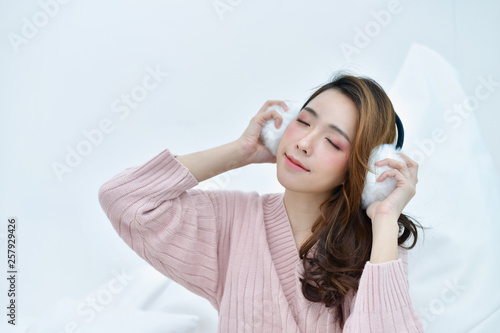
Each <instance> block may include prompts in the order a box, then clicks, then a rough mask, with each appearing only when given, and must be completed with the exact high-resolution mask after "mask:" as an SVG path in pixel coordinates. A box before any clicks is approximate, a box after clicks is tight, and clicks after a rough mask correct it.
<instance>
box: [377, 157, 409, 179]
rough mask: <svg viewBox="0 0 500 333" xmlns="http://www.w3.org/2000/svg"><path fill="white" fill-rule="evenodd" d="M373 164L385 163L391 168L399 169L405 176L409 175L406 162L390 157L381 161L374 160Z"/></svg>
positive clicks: (381, 164) (380, 164)
mask: <svg viewBox="0 0 500 333" xmlns="http://www.w3.org/2000/svg"><path fill="white" fill-rule="evenodd" d="M375 165H376V166H379V167H380V166H383V165H387V166H389V167H391V168H393V169H397V170H399V171H400V172H401V173H402V174H405V175H407V176H409V175H410V171H409V170H408V165H406V163H404V162H400V161H396V160H394V159H392V158H385V159H383V160H381V161H378V162H376V163H375Z"/></svg>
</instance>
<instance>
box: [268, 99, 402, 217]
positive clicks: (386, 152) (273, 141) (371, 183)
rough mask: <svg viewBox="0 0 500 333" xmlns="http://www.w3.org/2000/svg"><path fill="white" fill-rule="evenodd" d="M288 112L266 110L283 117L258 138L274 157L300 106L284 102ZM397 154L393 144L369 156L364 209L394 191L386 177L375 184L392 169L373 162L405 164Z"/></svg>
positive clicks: (390, 179) (270, 124) (398, 151)
mask: <svg viewBox="0 0 500 333" xmlns="http://www.w3.org/2000/svg"><path fill="white" fill-rule="evenodd" d="M285 102H286V105H287V106H288V107H289V109H288V111H286V112H285V111H284V110H283V108H282V107H281V106H278V105H273V106H270V107H269V108H267V110H266V112H267V111H269V110H272V109H274V110H276V111H278V112H279V114H280V115H281V116H282V117H283V122H282V124H281V127H280V128H276V127H275V126H274V121H275V120H274V119H269V120H268V121H266V123H265V124H264V125H263V126H262V131H261V133H260V138H261V140H262V142H263V143H264V145H265V146H266V147H267V149H269V151H270V152H271V153H272V154H273V155H274V156H276V154H277V152H278V146H279V143H280V140H281V137H282V136H283V133H284V132H285V129H286V127H287V126H288V125H289V124H290V123H291V122H292V121H293V120H294V119H295V118H296V117H297V115H298V114H299V112H300V110H301V106H302V105H301V104H300V103H298V102H297V101H289V100H286V101H285ZM397 153H402V150H396V148H395V145H394V144H383V145H379V146H377V147H375V149H373V151H372V152H371V154H370V159H369V162H368V165H369V168H370V170H369V171H368V172H367V174H366V181H365V185H364V187H363V192H362V195H361V207H362V208H363V209H366V208H367V207H368V206H369V205H370V204H371V203H373V202H376V201H383V200H384V199H385V198H386V197H387V196H388V195H389V194H391V192H392V191H394V190H395V189H396V185H397V181H396V180H395V179H394V178H391V177H387V178H386V179H384V181H381V182H377V178H378V177H379V176H380V175H381V174H382V173H383V172H384V171H386V170H390V169H392V168H391V167H389V166H387V165H383V166H375V162H378V161H381V160H383V159H385V158H391V159H394V160H397V161H400V162H405V161H404V160H403V158H402V157H401V156H399V155H398V154H397Z"/></svg>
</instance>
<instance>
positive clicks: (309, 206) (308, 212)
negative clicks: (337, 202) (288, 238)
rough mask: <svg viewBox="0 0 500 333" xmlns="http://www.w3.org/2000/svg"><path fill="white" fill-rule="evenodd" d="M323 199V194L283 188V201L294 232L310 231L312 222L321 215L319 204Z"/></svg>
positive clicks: (307, 232)
mask: <svg viewBox="0 0 500 333" xmlns="http://www.w3.org/2000/svg"><path fill="white" fill-rule="evenodd" d="M324 200H326V198H325V197H324V195H319V194H314V193H312V194H311V193H301V192H293V191H290V190H288V189H285V194H284V196H283V203H284V205H285V209H286V212H287V214H288V219H289V220H290V224H291V226H292V230H293V233H294V234H309V233H311V228H312V226H313V224H314V222H315V221H316V219H317V218H318V217H319V216H320V215H321V211H320V209H319V206H320V205H321V203H322V202H323V201H324Z"/></svg>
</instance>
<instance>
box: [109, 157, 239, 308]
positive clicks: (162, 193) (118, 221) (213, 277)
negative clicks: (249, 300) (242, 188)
mask: <svg viewBox="0 0 500 333" xmlns="http://www.w3.org/2000/svg"><path fill="white" fill-rule="evenodd" d="M197 184H198V180H197V179H196V178H195V177H194V176H193V174H191V173H190V171H189V169H188V168H187V167H185V166H184V165H183V164H181V163H180V162H179V161H178V160H177V159H176V158H175V156H174V155H172V153H171V152H170V151H169V150H168V149H165V150H164V151H162V152H161V153H160V154H158V155H157V156H155V157H154V158H153V159H151V160H150V161H148V162H146V163H145V164H143V165H140V166H136V167H131V168H128V169H125V170H124V171H122V172H121V173H119V174H117V175H116V176H114V177H113V178H111V179H110V180H108V181H107V182H105V183H104V184H103V185H102V186H101V187H100V189H99V203H100V205H101V207H102V209H103V210H104V212H105V213H106V215H107V217H108V219H109V220H110V221H111V223H112V225H113V227H114V229H115V230H116V231H117V233H118V234H119V236H120V237H121V238H122V239H123V240H124V241H125V243H126V244H127V245H128V246H129V247H130V248H131V249H132V250H134V251H135V252H136V253H137V254H138V255H139V256H140V257H141V258H143V259H144V260H146V261H147V262H148V263H149V264H150V265H152V266H153V267H154V268H155V269H156V270H158V271H159V272H160V273H162V274H164V275H165V276H167V277H168V278H170V279H172V280H174V281H176V282H177V283H179V284H181V285H182V286H184V287H186V288H187V289H188V290H190V291H192V292H194V293H195V294H197V295H200V296H202V297H204V298H206V299H208V300H209V301H210V303H211V304H212V305H213V306H214V307H215V308H216V309H217V310H219V302H220V298H221V296H222V295H221V294H222V287H221V286H223V284H224V281H223V279H224V278H225V271H226V270H227V256H228V255H227V253H228V252H229V251H228V249H227V248H226V247H227V246H228V245H227V243H228V241H227V240H226V239H227V238H226V234H227V229H228V228H229V224H230V222H231V214H232V213H231V209H226V207H228V206H230V205H231V202H230V200H231V193H232V192H234V191H217V190H214V191H204V190H199V189H192V187H194V186H196V185H197ZM225 240H226V241H225Z"/></svg>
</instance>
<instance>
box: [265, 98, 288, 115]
mask: <svg viewBox="0 0 500 333" xmlns="http://www.w3.org/2000/svg"><path fill="white" fill-rule="evenodd" d="M273 105H279V106H281V107H282V108H283V110H285V111H288V105H286V103H285V102H284V101H281V100H268V101H266V103H264V106H262V108H261V109H260V110H259V113H263V112H265V111H266V110H267V109H268V108H269V107H271V106H273Z"/></svg>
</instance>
